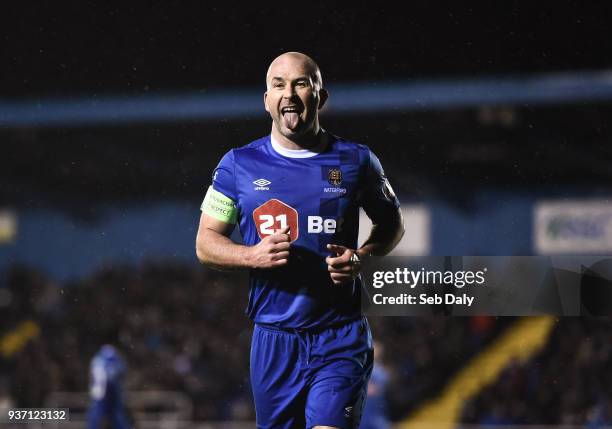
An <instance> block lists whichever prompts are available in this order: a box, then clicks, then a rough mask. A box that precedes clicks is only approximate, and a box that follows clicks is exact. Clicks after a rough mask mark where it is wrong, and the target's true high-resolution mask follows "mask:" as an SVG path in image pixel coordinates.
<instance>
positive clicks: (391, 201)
mask: <svg viewBox="0 0 612 429" xmlns="http://www.w3.org/2000/svg"><path fill="white" fill-rule="evenodd" d="M368 155H369V160H368V165H367V166H366V174H365V183H364V187H363V191H362V194H361V206H362V207H363V209H364V210H365V212H366V214H367V215H368V217H369V218H370V219H371V220H372V222H373V223H379V221H384V220H385V219H388V215H389V214H390V212H395V211H396V210H397V208H398V207H399V206H400V203H399V200H398V199H397V197H396V196H395V192H393V188H392V187H391V184H390V183H389V180H388V179H387V176H385V172H384V170H383V168H382V165H381V164H380V161H379V160H378V157H377V156H376V155H374V153H373V152H372V151H370V150H368Z"/></svg>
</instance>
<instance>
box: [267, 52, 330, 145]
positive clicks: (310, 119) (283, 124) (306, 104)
mask: <svg viewBox="0 0 612 429" xmlns="http://www.w3.org/2000/svg"><path fill="white" fill-rule="evenodd" d="M267 86H268V90H267V91H266V93H265V94H264V103H265V106H266V111H268V112H270V116H271V117H272V120H273V121H274V126H275V127H276V129H277V130H278V131H279V132H280V133H281V134H282V135H283V136H285V137H287V138H292V137H296V136H300V135H304V134H306V133H308V132H310V131H312V130H315V131H316V129H315V128H316V127H315V125H316V126H318V109H319V108H320V107H322V105H323V103H320V92H321V91H320V90H319V84H318V82H317V81H316V77H315V76H314V73H313V71H312V69H310V68H309V67H308V64H307V63H306V62H305V61H304V60H302V59H301V58H295V57H291V56H287V57H285V58H279V59H277V60H275V61H274V62H273V63H272V65H271V67H270V70H269V72H268V76H267Z"/></svg>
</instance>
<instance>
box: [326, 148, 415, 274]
mask: <svg viewBox="0 0 612 429" xmlns="http://www.w3.org/2000/svg"><path fill="white" fill-rule="evenodd" d="M369 155H370V161H369V167H368V171H367V176H366V183H365V187H364V190H363V195H362V198H361V206H362V207H363V209H364V210H365V212H366V214H367V215H368V217H369V218H370V219H371V220H372V229H371V231H370V235H369V237H368V239H367V240H366V241H365V242H364V243H363V245H362V246H361V247H360V248H359V249H349V248H347V247H344V246H340V245H337V244H329V245H328V246H327V248H328V250H330V251H332V252H333V253H335V255H334V256H329V257H327V259H326V262H327V268H328V271H329V272H330V276H331V278H332V281H333V282H334V284H343V283H347V282H350V281H352V280H353V279H354V278H355V277H357V275H358V274H359V271H360V269H361V262H362V260H363V259H364V258H366V257H368V256H384V255H386V254H388V253H389V252H391V251H392V250H393V249H394V248H395V246H397V244H398V243H399V242H400V240H401V239H402V237H403V235H404V219H403V217H402V212H401V210H400V207H399V201H398V199H397V197H396V196H395V193H394V192H393V189H392V188H391V185H390V184H389V181H388V180H387V177H386V176H385V173H384V171H383V169H382V166H381V165H380V161H379V160H378V158H377V157H376V155H374V154H373V153H372V152H370V153H369Z"/></svg>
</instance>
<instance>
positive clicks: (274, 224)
mask: <svg viewBox="0 0 612 429" xmlns="http://www.w3.org/2000/svg"><path fill="white" fill-rule="evenodd" d="M253 221H254V222H255V226H256V227H257V234H258V235H259V238H261V239H263V238H264V237H265V236H266V235H272V234H275V233H277V232H279V231H280V230H281V229H283V228H285V227H287V226H288V227H289V237H290V239H291V241H295V240H297V238H298V236H299V232H300V231H299V223H298V212H297V210H296V209H294V208H293V207H291V206H290V205H288V204H285V203H283V202H282V201H280V200H277V199H275V198H273V199H271V200H268V201H266V202H265V203H263V204H262V205H260V206H259V207H257V208H256V209H255V210H253Z"/></svg>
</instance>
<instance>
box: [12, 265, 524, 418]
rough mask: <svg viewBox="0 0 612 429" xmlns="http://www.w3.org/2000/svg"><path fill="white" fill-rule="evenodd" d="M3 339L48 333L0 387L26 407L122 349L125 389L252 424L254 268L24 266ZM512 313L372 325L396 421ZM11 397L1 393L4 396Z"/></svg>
mask: <svg viewBox="0 0 612 429" xmlns="http://www.w3.org/2000/svg"><path fill="white" fill-rule="evenodd" d="M6 286H7V289H6V290H7V291H8V294H9V295H10V304H9V305H7V306H6V307H5V308H4V309H3V311H2V312H0V326H2V332H1V334H2V335H5V334H7V333H8V332H10V331H11V329H14V328H15V327H16V326H18V324H19V323H21V322H23V321H24V320H34V321H36V322H37V323H38V324H39V326H40V328H41V331H40V333H39V335H37V336H35V337H34V338H33V339H31V340H30V341H28V342H27V343H26V344H25V346H24V347H23V348H21V349H20V350H18V351H16V352H15V353H14V354H12V355H10V356H5V357H4V358H3V359H0V365H1V366H0V368H1V371H0V387H1V386H3V385H4V386H5V388H4V392H5V395H8V396H9V399H10V400H11V401H12V402H13V403H14V404H15V405H17V406H21V407H37V406H42V404H44V400H45V398H46V397H48V395H49V394H50V393H51V392H57V391H74V392H86V391H87V389H88V371H89V363H90V360H91V358H92V357H93V356H94V354H95V353H96V352H97V351H98V349H99V347H100V346H101V345H102V344H105V343H112V344H114V345H115V346H116V347H117V348H118V349H119V350H120V351H121V353H122V354H123V355H124V357H125V359H126V362H127V366H128V370H127V374H126V379H125V390H126V391H127V392H130V391H143V390H165V391H181V392H184V393H186V394H187V395H188V396H189V397H190V398H191V399H192V401H193V404H194V414H193V418H194V419H195V420H246V419H248V420H252V419H253V418H254V411H253V406H252V399H251V393H250V386H249V376H248V367H249V366H248V365H249V347H250V338H251V330H252V323H251V322H250V321H249V320H248V318H247V317H246V315H245V314H244V308H245V307H246V303H247V279H246V275H245V273H228V272H217V271H213V270H209V269H207V268H204V267H200V266H197V265H196V264H194V265H192V266H189V265H186V264H179V263H176V262H172V261H156V262H150V263H147V264H144V265H142V266H139V267H134V266H126V267H117V266H115V267H112V268H108V269H101V270H100V271H98V272H97V273H95V274H94V275H92V276H91V277H89V278H86V279H83V280H79V281H76V282H73V283H70V284H58V283H56V282H54V281H53V280H51V279H49V278H48V277H46V276H45V275H44V274H43V273H40V272H38V271H36V270H32V269H28V268H25V267H14V268H13V269H12V270H11V271H10V272H9V273H8V276H7V285H6ZM511 322H512V319H510V318H491V317H472V318H467V317H454V318H453V317H443V316H431V317H420V318H407V317H402V318H400V317H396V318H394V317H378V318H374V317H372V318H370V323H371V325H372V330H373V333H374V336H375V338H377V340H378V341H379V342H380V343H381V344H382V345H383V346H384V349H385V356H384V359H383V362H382V363H381V364H383V365H385V367H386V369H387V371H388V373H389V375H390V377H389V378H390V383H389V386H388V395H387V396H388V398H387V399H388V405H389V407H388V409H389V412H390V414H391V418H392V419H393V420H397V419H399V418H401V417H404V416H406V415H407V414H409V413H410V411H412V410H413V409H415V408H416V407H417V406H418V405H419V404H420V403H422V401H424V400H426V399H427V398H429V397H432V396H433V395H435V394H436V392H438V391H439V390H440V388H441V387H442V386H443V385H444V384H445V383H446V382H447V381H448V379H449V377H450V376H452V374H453V373H454V372H456V371H457V370H458V369H459V368H461V367H462V366H463V365H464V364H465V362H466V361H467V360H468V359H469V358H470V357H472V356H473V355H474V354H475V353H477V352H478V351H479V350H480V349H481V348H482V347H483V345H485V344H486V343H488V342H489V341H490V340H491V339H492V338H494V337H495V335H497V334H498V333H499V332H500V331H501V330H502V329H504V328H505V327H506V326H507V325H508V324H509V323H511ZM0 391H1V389H0Z"/></svg>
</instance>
